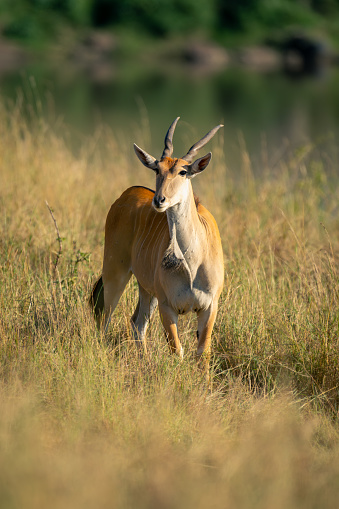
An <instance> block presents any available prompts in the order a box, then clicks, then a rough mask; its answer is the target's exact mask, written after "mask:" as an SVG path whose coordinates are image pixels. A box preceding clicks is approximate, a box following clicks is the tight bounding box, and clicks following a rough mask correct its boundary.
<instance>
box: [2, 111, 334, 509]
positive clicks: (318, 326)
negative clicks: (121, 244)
mask: <svg viewBox="0 0 339 509" xmlns="http://www.w3.org/2000/svg"><path fill="white" fill-rule="evenodd" d="M0 114H1V119H2V122H1V124H0V151H1V172H0V203H1V210H2V215H1V223H0V228H1V237H0V341H1V344H0V407H1V412H0V451H1V454H0V505H1V507H6V508H7V507H8V508H17V507H18V508H19V507H25V508H28V509H29V508H33V507H34V508H35V507H47V506H48V507H56V508H57V507H63V508H64V507H72V508H77V507H79V508H80V507H81V508H83V507H96V508H97V507H117V508H119V507H141V508H142V507H148V508H149V507H154V508H157V509H158V508H166V509H167V508H172V507H173V508H178V507H179V508H180V507H183V508H188V509H189V508H190V507H194V508H199V507H201V508H205V507H215V508H219V507H220V508H228V507H229V508H234V507H236V508H256V507H258V508H265V507H267V508H268V509H272V508H274V509H275V508H280V507H281V508H285V507H289V508H291V509H293V508H298V509H300V508H303V507H305V508H307V509H309V508H312V507H314V508H318V507H322V508H323V507H324V508H332V507H333V508H336V507H337V504H338V496H339V428H338V408H339V389H338V386H339V360H338V358H339V355H338V353H339V339H338V338H339V334H338V327H339V306H338V253H339V235H338V233H339V223H338V202H339V201H338V182H339V179H338V176H337V175H336V161H335V160H331V159H330V158H329V156H328V154H323V155H319V151H315V150H314V147H311V146H309V147H304V148H303V150H299V151H293V150H292V149H291V150H290V151H289V152H287V154H286V156H285V157H284V160H281V161H280V162H279V163H278V164H276V165H275V167H272V168H269V165H268V167H267V168H264V169H263V174H262V175H260V176H259V177H255V176H254V175H253V173H252V171H251V166H250V161H249V158H248V155H247V154H246V151H245V149H243V154H244V157H243V167H242V168H241V169H240V171H239V169H230V168H227V167H226V164H225V161H224V160H223V156H222V152H223V151H222V146H221V136H220V138H219V140H217V141H216V142H215V146H214V148H213V155H214V159H213V162H212V164H211V167H210V168H208V170H206V172H205V173H204V174H203V175H202V176H201V177H200V179H198V178H197V179H195V180H196V182H194V184H196V190H197V192H198V194H199V195H200V198H201V200H202V202H203V203H204V204H205V205H206V206H207V207H208V208H209V209H210V210H211V211H212V212H213V214H214V215H215V217H216V219H217V221H218V224H219V226H220V232H221V236H222V240H223V244H224V251H225V266H226V273H227V274H226V284H225V289H224V294H223V296H222V299H221V302H220V311H219V315H218V319H217V323H216V327H215V332H214V347H213V354H214V355H213V366H212V380H213V384H212V388H209V389H207V388H206V387H205V385H204V381H203V380H202V379H201V378H202V377H201V373H200V372H199V370H198V369H197V367H196V366H195V363H194V359H193V357H194V356H193V352H194V349H195V344H194V343H195V334H194V330H195V322H194V317H185V318H183V320H182V327H181V331H182V334H181V337H182V339H183V343H184V348H185V352H187V356H186V358H185V359H184V361H183V362H182V363H180V362H179V361H178V360H177V359H176V358H173V357H171V356H170V355H169V353H168V351H167V347H166V345H165V341H164V338H163V333H162V329H161V325H160V322H159V318H158V317H155V318H154V320H153V322H152V324H151V326H150V330H149V333H148V340H149V344H150V354H149V357H147V358H144V359H140V358H139V357H138V355H137V352H136V351H135V348H134V345H133V341H132V338H131V333H130V329H129V317H130V316H131V313H132V310H133V306H134V305H135V302H136V298H137V295H136V285H135V282H134V281H133V280H132V281H131V282H130V284H129V285H128V288H127V290H126V292H125V294H124V295H123V297H122V299H121V302H120V303H119V306H118V309H117V310H116V313H115V315H114V320H113V323H112V327H111V329H110V332H109V337H108V338H105V337H103V336H102V334H99V333H97V331H96V330H95V326H94V321H93V319H92V317H91V315H90V313H89V309H88V306H87V298H88V294H89V291H90V287H91V284H92V283H93V281H94V279H95V277H96V276H97V275H98V274H99V273H100V267H101V261H102V247H103V227H104V221H105V217H106V214H107V211H108V208H109V206H110V204H111V203H112V201H113V200H114V199H116V198H117V197H118V196H119V195H120V193H121V192H122V191H123V190H124V189H125V188H126V187H127V186H129V185H133V184H136V185H146V186H151V187H152V186H153V175H152V174H151V172H147V170H146V169H143V167H140V165H139V164H138V162H137V161H136V160H135V157H134V155H133V153H132V149H131V147H132V142H133V141H136V142H138V143H140V145H141V146H143V135H142V132H141V131H137V130H136V132H135V135H134V138H133V139H132V137H131V139H129V140H126V139H121V137H119V135H117V134H113V133H110V132H109V131H108V130H107V129H106V128H104V127H103V128H102V129H101V130H100V131H98V132H97V133H95V135H94V136H93V138H92V139H89V140H84V141H83V143H81V144H80V145H81V147H80V151H79V154H77V155H76V156H74V155H73V154H72V153H71V151H70V150H69V149H68V148H67V142H65V141H64V138H63V137H61V136H60V135H56V134H55V131H56V129H55V128H53V129H52V128H51V127H50V126H48V125H46V124H45V123H44V122H43V121H42V120H39V119H38V120H34V119H33V120H32V119H31V121H30V122H26V121H24V120H23V116H22V112H21V108H20V107H19V106H18V107H16V108H13V109H12V110H11V111H9V112H8V111H6V110H5V109H4V108H1V112H0ZM144 146H145V148H146V149H147V145H144ZM159 150H161V147H160V148H159ZM155 155H156V154H155ZM207 184H208V185H207ZM199 190H200V191H199ZM46 201H47V202H48V204H49V207H50V209H51V211H52V214H53V216H54V218H55V220H56V222H57V227H58V230H59V232H60V237H61V245H62V250H61V252H60V244H59V242H58V240H56V236H57V233H56V228H55V225H54V223H53V220H52V216H51V213H50V211H49V209H48V207H47V206H46V203H45V202H46ZM57 255H59V259H58V264H57V268H56V269H54V263H55V259H56V256H57Z"/></svg>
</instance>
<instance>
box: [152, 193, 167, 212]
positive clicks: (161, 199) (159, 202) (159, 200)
mask: <svg viewBox="0 0 339 509" xmlns="http://www.w3.org/2000/svg"><path fill="white" fill-rule="evenodd" d="M165 201H166V198H165V196H161V195H160V196H154V198H153V202H154V205H155V206H156V207H157V208H158V209H159V208H161V207H162V206H163V205H164V204H165Z"/></svg>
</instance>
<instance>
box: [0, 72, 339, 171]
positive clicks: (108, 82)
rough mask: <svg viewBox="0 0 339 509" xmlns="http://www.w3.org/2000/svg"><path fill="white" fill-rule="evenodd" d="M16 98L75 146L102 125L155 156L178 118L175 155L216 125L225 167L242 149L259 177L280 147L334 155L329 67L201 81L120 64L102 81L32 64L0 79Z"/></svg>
mask: <svg viewBox="0 0 339 509" xmlns="http://www.w3.org/2000/svg"><path fill="white" fill-rule="evenodd" d="M20 91H21V92H20ZM18 93H22V94H23V96H24V98H25V100H26V101H28V102H30V103H34V102H36V101H37V98H38V101H40V102H41V110H42V112H43V115H46V116H47V117H51V118H53V121H54V122H55V120H56V119H57V118H58V117H60V118H62V119H63V121H64V122H65V123H66V124H68V125H69V126H72V127H71V129H70V132H71V133H73V134H71V136H74V144H75V145H76V144H77V143H79V140H81V135H82V134H83V133H84V134H91V133H92V132H94V131H95V128H96V126H97V125H99V124H100V123H102V122H104V123H105V124H107V126H109V128H111V129H112V131H113V132H115V133H117V135H118V136H119V137H120V138H121V139H124V140H125V141H126V140H128V139H130V142H131V144H132V143H133V142H136V143H138V144H142V146H143V148H145V149H146V150H147V151H149V152H151V153H153V155H154V156H155V157H157V156H159V154H160V153H161V151H162V148H163V138H164V134H165V132H166V130H167V128H168V126H169V124H170V123H171V121H172V120H173V119H174V118H175V117H176V116H180V117H181V122H180V123H179V124H178V127H177V132H176V137H175V149H176V150H175V155H177V156H180V155H183V153H184V151H185V150H187V149H188V148H189V146H190V145H191V144H192V143H193V142H194V141H196V140H197V138H198V137H201V136H202V135H204V134H205V133H206V132H207V130H209V129H210V128H212V127H213V126H214V125H216V124H219V123H223V124H225V128H224V138H225V145H224V151H225V159H226V162H227V163H228V165H229V166H231V167H232V166H237V165H239V164H240V153H241V151H242V150H243V147H244V146H246V149H247V150H248V152H249V155H250V158H251V161H252V164H253V169H254V171H259V172H260V168H261V167H262V166H263V164H264V161H265V159H266V158H268V164H272V165H274V164H275V163H276V162H277V161H278V160H279V159H280V158H281V157H283V154H284V151H285V150H286V147H289V148H288V149H289V150H291V149H293V150H294V149H298V148H300V147H302V146H304V145H306V144H308V143H309V142H312V143H313V144H314V145H315V149H314V150H315V151H322V152H324V151H325V152H326V151H328V152H329V153H331V157H337V156H336V147H337V146H338V144H339V71H338V70H337V69H335V68H333V69H329V70H328V72H327V73H324V75H323V76H321V77H317V78H314V77H302V78H299V79H296V78H294V79H291V78H289V77H288V76H286V75H284V74H283V73H282V72H277V71H276V72H270V73H261V72H254V71H251V70H248V69H245V68H233V69H225V70H223V71H222V72H218V73H215V74H213V75H211V74H210V75H207V76H204V75H199V74H198V73H195V72H194V73H193V72H192V70H190V69H187V68H185V67H180V66H177V67H174V68H171V69H170V70H164V69H156V68H154V67H152V68H149V69H145V68H144V67H143V66H138V65H129V64H128V62H126V63H125V64H124V65H121V66H120V67H119V68H117V69H114V70H113V72H112V73H111V76H110V77H109V79H106V78H105V79H103V78H102V77H101V79H99V78H98V77H96V79H93V77H91V78H90V77H89V76H88V74H87V73H86V72H85V71H83V70H82V71H81V70H75V69H72V67H71V66H68V67H67V68H64V67H60V68H56V67H55V66H54V67H52V66H51V67H48V66H47V65H41V66H39V65H37V64H35V66H34V67H32V68H27V69H25V70H24V71H20V72H19V71H17V72H12V73H11V74H6V75H0V95H1V96H2V97H3V98H4V99H5V100H7V99H11V100H15V98H16V96H17V94H18ZM140 133H143V134H142V136H141V134H140ZM141 138H143V139H141Z"/></svg>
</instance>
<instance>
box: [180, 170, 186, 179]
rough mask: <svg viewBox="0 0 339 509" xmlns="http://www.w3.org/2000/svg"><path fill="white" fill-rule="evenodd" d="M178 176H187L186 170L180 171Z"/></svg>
mask: <svg viewBox="0 0 339 509" xmlns="http://www.w3.org/2000/svg"><path fill="white" fill-rule="evenodd" d="M179 175H181V176H182V177H184V176H185V175H187V171H186V170H181V171H179Z"/></svg>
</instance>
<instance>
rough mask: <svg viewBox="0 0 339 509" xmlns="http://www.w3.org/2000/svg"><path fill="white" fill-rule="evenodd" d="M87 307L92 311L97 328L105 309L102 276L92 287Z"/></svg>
mask: <svg viewBox="0 0 339 509" xmlns="http://www.w3.org/2000/svg"><path fill="white" fill-rule="evenodd" d="M89 305H90V306H91V308H92V309H93V312H94V316H95V319H96V321H97V324H98V326H99V325H100V323H101V319H102V315H103V312H104V309H105V303H104V283H103V281H102V276H100V277H99V279H98V280H97V281H96V283H95V284H94V286H93V290H92V293H91V295H90V298H89Z"/></svg>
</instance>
